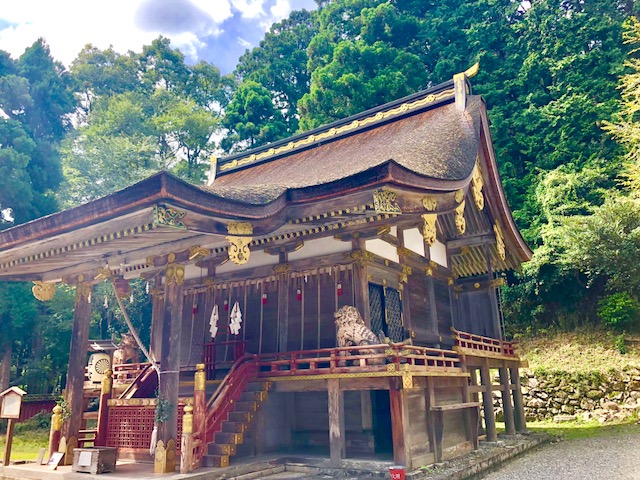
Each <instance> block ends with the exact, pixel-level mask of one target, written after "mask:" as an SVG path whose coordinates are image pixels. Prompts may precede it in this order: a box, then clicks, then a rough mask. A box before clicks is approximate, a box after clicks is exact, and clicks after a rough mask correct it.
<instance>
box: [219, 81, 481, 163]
mask: <svg viewBox="0 0 640 480" xmlns="http://www.w3.org/2000/svg"><path fill="white" fill-rule="evenodd" d="M467 71H469V70H467ZM453 94H454V90H453V89H449V90H444V91H442V92H439V93H436V94H430V95H427V96H426V97H424V98H422V99H420V100H416V101H415V102H410V103H403V104H402V105H400V106H398V107H395V108H392V109H390V110H387V111H385V112H378V113H376V114H375V115H372V116H370V117H367V118H363V119H361V120H354V121H353V122H351V123H348V124H346V125H342V126H341V127H336V128H331V129H329V130H327V131H326V132H322V133H317V134H314V135H309V136H308V137H306V138H303V139H301V140H298V141H296V142H289V143H287V144H286V145H282V146H280V147H277V148H270V149H269V150H266V151H264V152H260V153H258V154H255V153H253V154H251V155H249V156H247V157H244V158H240V159H236V160H233V161H231V162H229V163H225V164H224V165H222V166H221V167H220V170H221V171H224V170H229V169H232V168H236V167H241V166H243V165H249V164H251V163H254V162H256V161H258V160H263V159H265V158H269V157H271V156H273V155H277V154H280V153H283V152H289V151H291V150H295V149H297V148H300V147H304V146H306V145H310V144H312V143H313V142H315V141H321V140H325V139H327V138H332V137H335V136H336V135H341V134H342V133H346V132H350V131H352V130H355V129H357V128H359V127H363V126H366V125H369V124H372V123H377V122H379V121H381V120H384V119H386V118H389V117H392V116H394V115H398V114H402V113H406V112H409V111H412V110H415V109H417V108H420V107H423V106H425V105H429V104H431V103H434V102H436V101H438V100H440V99H442V98H447V97H451V96H452V95H453Z"/></svg>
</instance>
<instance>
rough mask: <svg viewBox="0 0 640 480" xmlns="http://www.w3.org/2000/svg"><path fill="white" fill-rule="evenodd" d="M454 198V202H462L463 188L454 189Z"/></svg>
mask: <svg viewBox="0 0 640 480" xmlns="http://www.w3.org/2000/svg"><path fill="white" fill-rule="evenodd" d="M454 198H455V200H456V203H460V202H462V200H464V190H462V189H460V190H456V193H455V196H454Z"/></svg>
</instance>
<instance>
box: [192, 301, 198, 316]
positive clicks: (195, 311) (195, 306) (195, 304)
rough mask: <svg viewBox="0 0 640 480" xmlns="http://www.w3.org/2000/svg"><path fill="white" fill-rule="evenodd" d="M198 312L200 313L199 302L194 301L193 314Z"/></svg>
mask: <svg viewBox="0 0 640 480" xmlns="http://www.w3.org/2000/svg"><path fill="white" fill-rule="evenodd" d="M196 313H198V304H197V303H194V304H193V314H194V315H195V314H196Z"/></svg>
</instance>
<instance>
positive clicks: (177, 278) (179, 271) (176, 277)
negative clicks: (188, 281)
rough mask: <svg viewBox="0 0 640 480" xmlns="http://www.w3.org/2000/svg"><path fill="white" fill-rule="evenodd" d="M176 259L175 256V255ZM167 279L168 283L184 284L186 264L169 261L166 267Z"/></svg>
mask: <svg viewBox="0 0 640 480" xmlns="http://www.w3.org/2000/svg"><path fill="white" fill-rule="evenodd" d="M174 259H175V257H174ZM165 281H166V283H167V285H173V282H175V283H176V285H182V284H183V283H184V265H180V264H179V263H169V264H167V267H166V269H165Z"/></svg>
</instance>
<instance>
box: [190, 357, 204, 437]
mask: <svg viewBox="0 0 640 480" xmlns="http://www.w3.org/2000/svg"><path fill="white" fill-rule="evenodd" d="M204 368H205V367H204V363H198V364H197V365H196V373H195V374H194V376H193V431H194V432H195V433H199V434H200V438H201V439H202V440H204V438H205V435H206V431H205V429H206V414H207V397H206V387H207V384H206V373H205V371H204Z"/></svg>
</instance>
